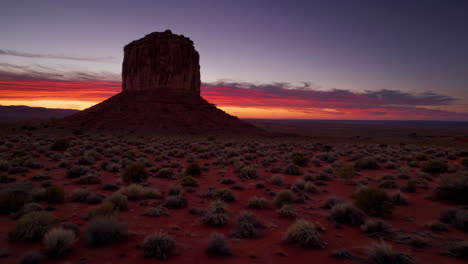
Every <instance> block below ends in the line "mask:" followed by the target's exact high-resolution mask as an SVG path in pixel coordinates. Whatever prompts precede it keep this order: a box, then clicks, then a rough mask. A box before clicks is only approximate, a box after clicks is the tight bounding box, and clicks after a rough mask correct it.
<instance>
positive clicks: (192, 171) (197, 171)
mask: <svg viewBox="0 0 468 264" xmlns="http://www.w3.org/2000/svg"><path fill="white" fill-rule="evenodd" d="M184 174H185V175H187V176H200V175H201V174H202V168H201V167H200V165H199V164H198V162H192V163H190V164H189V165H188V166H187V167H186V168H185V172H184Z"/></svg>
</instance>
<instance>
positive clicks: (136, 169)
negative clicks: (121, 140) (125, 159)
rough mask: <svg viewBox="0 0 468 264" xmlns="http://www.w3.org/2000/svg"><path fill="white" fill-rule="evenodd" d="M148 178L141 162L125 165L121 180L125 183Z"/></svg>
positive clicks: (137, 181) (138, 181)
mask: <svg viewBox="0 0 468 264" xmlns="http://www.w3.org/2000/svg"><path fill="white" fill-rule="evenodd" d="M147 178H148V172H147V171H146V168H145V166H144V165H143V164H141V163H133V164H131V165H130V166H128V167H127V169H126V170H125V172H124V173H123V174H122V180H123V182H125V183H132V182H134V183H140V182H143V181H145V180H146V179H147Z"/></svg>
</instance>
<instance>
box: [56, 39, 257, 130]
mask: <svg viewBox="0 0 468 264" xmlns="http://www.w3.org/2000/svg"><path fill="white" fill-rule="evenodd" d="M199 60H200V56H199V54H198V52H197V51H196V50H195V48H194V45H193V41H192V40H190V39H189V38H187V37H184V36H183V35H176V34H173V33H172V32H171V31H170V30H166V31H165V32H153V33H151V34H148V35H146V36H145V37H143V38H141V39H139V40H135V41H132V42H130V43H129V44H127V45H126V46H125V47H124V60H123V65H122V92H121V93H119V94H117V95H115V96H112V97H111V98H109V99H107V100H105V101H103V102H101V103H99V104H97V105H94V106H92V107H90V108H88V109H85V110H83V111H81V112H79V113H76V114H74V115H71V116H69V117H66V118H65V123H66V124H67V125H69V126H76V127H83V128H90V129H152V130H174V131H183V132H203V131H227V132H235V133H236V132H242V133H249V134H259V133H263V131H262V130H260V129H258V128H256V127H254V126H253V125H250V124H248V123H246V122H244V121H242V120H240V119H238V118H237V117H235V116H232V115H229V114H227V113H225V112H224V111H222V110H220V109H218V108H216V106H215V105H213V104H211V103H209V102H207V101H206V100H205V99H203V98H202V97H201V96H200V84H201V81H200V63H199Z"/></svg>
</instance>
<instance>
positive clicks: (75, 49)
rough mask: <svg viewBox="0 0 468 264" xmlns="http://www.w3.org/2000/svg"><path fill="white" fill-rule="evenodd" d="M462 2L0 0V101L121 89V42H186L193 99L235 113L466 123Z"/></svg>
mask: <svg viewBox="0 0 468 264" xmlns="http://www.w3.org/2000/svg"><path fill="white" fill-rule="evenodd" d="M467 14H468V1H457V0H453V1H432V0H424V1H416V0H415V1H400V0H393V1H372V0H354V1H342V0H323V1H312V0H308V1H299V0H288V1H275V0H248V1H241V0H239V1H220V0H213V1H207V0H206V1H205V0H197V1H181V0H170V1H169V0H168V1H138V0H132V1H130V0H127V1H118V0H115V1H96V0H94V1H85V0H84V1H66V0H61V1H48V0H41V1H37V0H31V1H22V0H15V1H4V2H2V4H1V7H0V36H1V37H0V105H29V106H42V107H49V108H72V109H84V108H87V107H90V106H92V105H94V104H96V103H99V102H100V101H102V100H104V99H106V98H108V97H110V96H112V95H114V94H116V93H118V92H120V90H121V83H120V74H121V67H122V60H123V46H124V45H126V44H127V43H129V42H131V41H132V40H135V39H139V38H141V37H143V36H144V35H146V34H148V33H151V32H154V31H164V30H166V29H170V30H172V32H173V33H175V34H183V35H185V36H187V37H189V38H191V39H192V40H193V41H194V43H195V48H196V49H197V50H198V52H199V53H200V56H201V58H200V64H201V76H202V77H201V78H202V87H201V91H202V96H203V97H204V98H205V99H207V100H208V101H210V102H212V103H214V104H216V105H217V106H218V107H220V108H222V109H223V110H225V111H227V112H228V113H230V114H234V115H237V116H239V117H241V118H300V119H391V120H394V119H409V120H463V121H468V34H467V28H468V15H467Z"/></svg>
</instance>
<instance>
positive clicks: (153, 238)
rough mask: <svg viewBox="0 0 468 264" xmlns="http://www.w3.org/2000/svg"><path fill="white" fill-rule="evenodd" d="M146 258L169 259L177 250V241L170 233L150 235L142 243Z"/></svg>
mask: <svg viewBox="0 0 468 264" xmlns="http://www.w3.org/2000/svg"><path fill="white" fill-rule="evenodd" d="M141 248H142V249H143V254H144V256H145V258H155V259H161V260H164V259H167V258H168V257H169V256H170V255H171V254H172V253H173V252H174V250H175V248H176V242H175V240H174V239H173V238H172V237H171V236H170V235H168V234H166V233H163V232H161V231H160V232H159V233H157V234H154V235H149V236H147V237H146V238H145V240H144V241H143V244H142V245H141Z"/></svg>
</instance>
